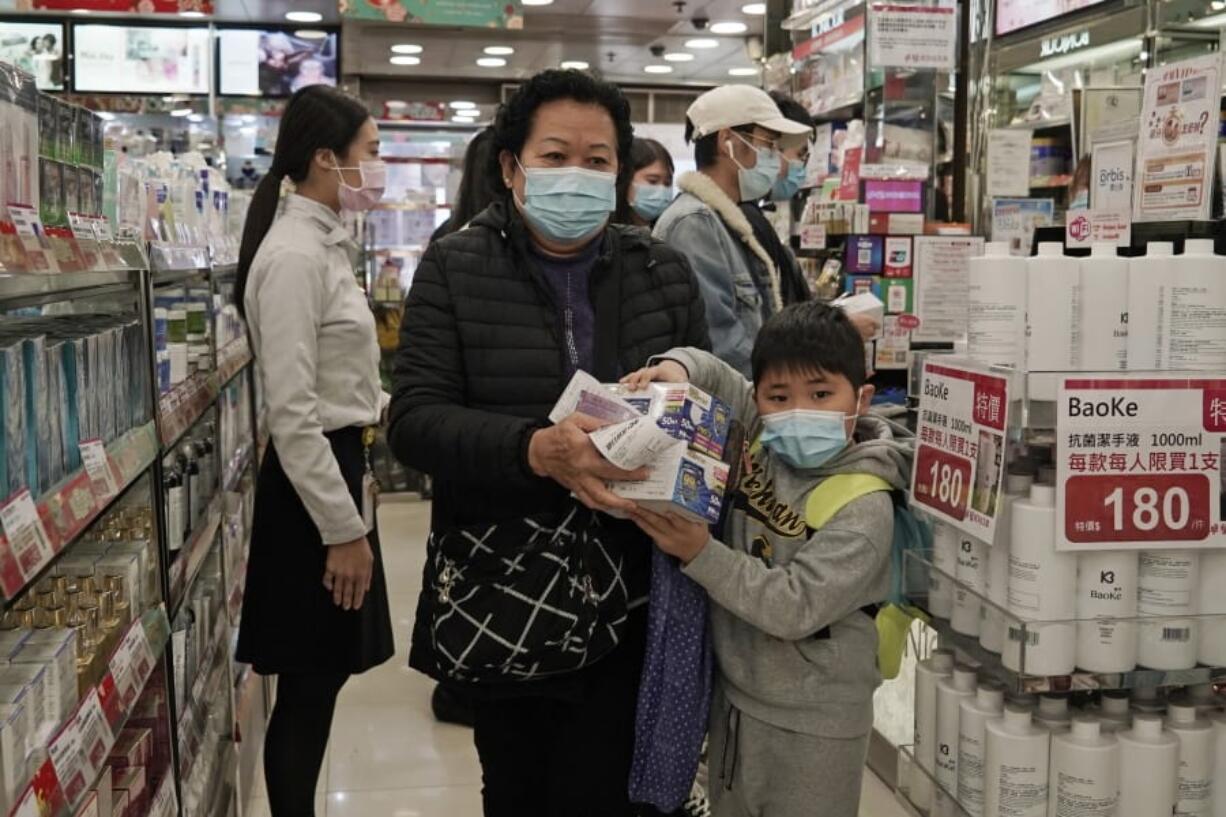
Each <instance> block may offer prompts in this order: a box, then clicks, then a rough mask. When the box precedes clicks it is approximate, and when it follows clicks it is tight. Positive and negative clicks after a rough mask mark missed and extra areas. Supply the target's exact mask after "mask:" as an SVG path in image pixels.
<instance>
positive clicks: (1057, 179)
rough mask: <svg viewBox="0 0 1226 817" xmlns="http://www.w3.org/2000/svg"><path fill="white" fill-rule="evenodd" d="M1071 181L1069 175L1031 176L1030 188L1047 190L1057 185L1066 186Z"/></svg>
mask: <svg viewBox="0 0 1226 817" xmlns="http://www.w3.org/2000/svg"><path fill="white" fill-rule="evenodd" d="M1072 181H1073V177H1072V176H1071V175H1068V174H1066V175H1063V176H1031V177H1030V189H1031V190H1048V189H1052V188H1057V187H1068V186H1069V185H1070V184H1071V183H1072Z"/></svg>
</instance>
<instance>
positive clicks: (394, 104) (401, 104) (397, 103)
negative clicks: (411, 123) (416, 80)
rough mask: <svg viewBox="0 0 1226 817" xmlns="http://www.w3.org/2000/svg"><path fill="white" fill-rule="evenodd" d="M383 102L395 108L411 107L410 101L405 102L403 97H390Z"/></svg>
mask: <svg viewBox="0 0 1226 817" xmlns="http://www.w3.org/2000/svg"><path fill="white" fill-rule="evenodd" d="M383 104H384V105H386V106H387V107H389V108H394V109H395V110H400V109H401V108H407V107H409V103H407V102H405V101H404V100H402V99H389V100H388V101H387V102H384V103H383Z"/></svg>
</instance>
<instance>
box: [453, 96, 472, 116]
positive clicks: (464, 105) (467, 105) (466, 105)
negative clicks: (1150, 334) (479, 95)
mask: <svg viewBox="0 0 1226 817" xmlns="http://www.w3.org/2000/svg"><path fill="white" fill-rule="evenodd" d="M475 107H477V103H476V102H468V101H467V100H463V99H457V100H456V101H455V102H452V103H451V110H453V111H470V110H472V109H473V108H475ZM458 115H460V116H467V115H468V114H458Z"/></svg>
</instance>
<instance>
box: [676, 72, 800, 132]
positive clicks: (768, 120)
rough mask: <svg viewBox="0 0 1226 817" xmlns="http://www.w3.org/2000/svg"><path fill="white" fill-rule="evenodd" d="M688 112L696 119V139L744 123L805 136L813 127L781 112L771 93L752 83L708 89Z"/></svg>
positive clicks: (692, 120)
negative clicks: (789, 117) (795, 120)
mask: <svg viewBox="0 0 1226 817" xmlns="http://www.w3.org/2000/svg"><path fill="white" fill-rule="evenodd" d="M685 115H686V116H687V117H688V118H689V120H690V121H691V122H693V123H694V138H695V139H701V138H702V137H704V136H710V135H711V134H713V133H715V132H716V131H719V130H723V129H724V128H738V127H740V126H742V125H760V126H761V127H763V128H766V129H767V130H772V131H774V132H775V133H779V134H782V135H784V136H802V135H806V134H808V133H809V131H810V130H811V128H809V127H808V126H807V125H802V124H801V123H799V122H793V121H792V120H791V119H788V118H787V117H786V116H784V115H783V114H782V113H780V112H779V106H778V105H776V104H775V100H773V99H771V98H770V94H768V93H766V91H763V90H762V89H761V88H755V87H753V86H752V85H722V86H720V87H719V88H714V89H712V90H710V91H707V92H706V93H705V94H703V95H702V96H700V97H698V99H695V100H694V104H692V105H690V107H689V110H687V111H686V112H685Z"/></svg>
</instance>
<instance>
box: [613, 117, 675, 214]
mask: <svg viewBox="0 0 1226 817" xmlns="http://www.w3.org/2000/svg"><path fill="white" fill-rule="evenodd" d="M656 162H661V163H662V164H663V165H664V166H665V167H667V168H668V175H669V177H671V176H672V175H673V173H675V172H676V168H675V167H674V166H673V157H672V154H670V153H669V152H668V148H666V147H664V145H662V144H660V143H659V142H657V141H656V140H655V139H648V138H647V137H645V136H636V137H634V141H633V142H632V143H631V144H630V173H629V174H628V175H626V176H623V177H622V179H621V181H620V183H619V184H618V185H617V212H616V213H615V214H614V215H613V222H614V223H615V224H634V223H635V221H634V218H633V216H631V213H633V212H634V210H633V209H632V206H631V204H630V185H632V184H634V174H636V173H638V172H639V171H640V170H642V169H643V168H645V167H648V166H650V165H654V164H655V163H656Z"/></svg>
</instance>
